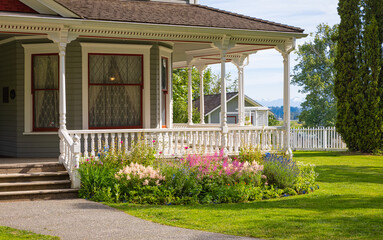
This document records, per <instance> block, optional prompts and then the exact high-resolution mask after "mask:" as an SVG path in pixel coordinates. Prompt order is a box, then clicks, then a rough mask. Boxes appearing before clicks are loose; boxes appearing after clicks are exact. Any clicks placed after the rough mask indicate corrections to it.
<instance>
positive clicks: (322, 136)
mask: <svg viewBox="0 0 383 240" xmlns="http://www.w3.org/2000/svg"><path fill="white" fill-rule="evenodd" d="M290 136H291V138H290V140H291V149H293V150H315V151H318V150H319V151H320V150H323V151H331V150H346V149H347V146H346V144H345V143H344V142H343V141H342V138H341V136H340V134H339V133H338V132H337V131H336V129H335V127H328V128H323V127H322V128H296V129H291V135H290Z"/></svg>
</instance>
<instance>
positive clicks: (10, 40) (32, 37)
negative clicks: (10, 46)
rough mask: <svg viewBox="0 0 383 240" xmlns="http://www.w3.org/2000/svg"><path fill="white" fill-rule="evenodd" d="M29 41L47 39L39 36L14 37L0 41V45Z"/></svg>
mask: <svg viewBox="0 0 383 240" xmlns="http://www.w3.org/2000/svg"><path fill="white" fill-rule="evenodd" d="M31 39H47V37H46V36H41V35H40V36H15V37H10V38H6V39H3V40H1V41H0V45H2V44H6V43H10V42H13V41H17V40H31Z"/></svg>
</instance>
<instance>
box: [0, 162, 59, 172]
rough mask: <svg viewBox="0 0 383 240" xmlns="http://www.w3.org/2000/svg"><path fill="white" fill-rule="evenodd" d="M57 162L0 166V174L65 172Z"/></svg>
mask: <svg viewBox="0 0 383 240" xmlns="http://www.w3.org/2000/svg"><path fill="white" fill-rule="evenodd" d="M65 170H66V169H65V167H64V165H63V164H61V163H58V162H38V163H12V164H0V174H9V173H32V172H55V171H65Z"/></svg>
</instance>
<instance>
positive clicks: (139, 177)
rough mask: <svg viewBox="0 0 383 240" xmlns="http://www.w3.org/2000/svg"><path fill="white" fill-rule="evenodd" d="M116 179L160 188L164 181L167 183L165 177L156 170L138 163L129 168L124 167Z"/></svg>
mask: <svg viewBox="0 0 383 240" xmlns="http://www.w3.org/2000/svg"><path fill="white" fill-rule="evenodd" d="M115 178H116V179H118V180H120V179H126V180H128V181H129V180H132V181H136V182H137V181H138V182H142V185H144V186H146V185H157V186H160V185H161V182H162V181H165V177H164V176H162V175H161V173H160V172H159V171H158V170H155V169H154V168H153V167H151V166H148V167H145V166H144V165H141V164H138V163H131V164H130V165H129V166H126V167H124V168H123V169H122V170H120V171H119V172H118V173H116V175H115Z"/></svg>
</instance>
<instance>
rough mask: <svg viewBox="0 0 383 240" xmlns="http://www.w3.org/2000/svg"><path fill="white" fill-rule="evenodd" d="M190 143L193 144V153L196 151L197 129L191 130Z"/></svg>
mask: <svg viewBox="0 0 383 240" xmlns="http://www.w3.org/2000/svg"><path fill="white" fill-rule="evenodd" d="M192 135H193V136H192V144H193V153H194V154H195V153H196V152H197V151H196V141H197V137H198V135H197V131H193V132H192Z"/></svg>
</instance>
